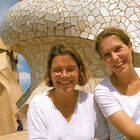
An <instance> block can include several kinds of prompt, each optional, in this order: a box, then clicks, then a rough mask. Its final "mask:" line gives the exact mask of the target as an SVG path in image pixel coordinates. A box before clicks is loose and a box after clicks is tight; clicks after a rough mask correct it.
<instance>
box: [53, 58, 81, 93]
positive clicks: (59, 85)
mask: <svg viewBox="0 0 140 140" xmlns="http://www.w3.org/2000/svg"><path fill="white" fill-rule="evenodd" d="M51 79H52V82H53V85H54V87H55V89H56V90H57V91H59V92H71V91H73V90H74V87H75V85H76V84H77V83H78V79H79V69H78V66H77V64H76V62H75V61H74V59H73V57H72V56H70V55H59V56H55V57H54V58H53V60H52V66H51Z"/></svg>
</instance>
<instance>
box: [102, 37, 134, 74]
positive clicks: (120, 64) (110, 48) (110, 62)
mask: <svg viewBox="0 0 140 140" xmlns="http://www.w3.org/2000/svg"><path fill="white" fill-rule="evenodd" d="M100 53H101V56H102V58H103V61H104V63H105V64H106V66H107V67H108V68H109V69H110V70H111V71H112V72H114V73H116V74H118V75H121V74H126V73H127V72H128V71H129V70H130V68H132V67H133V65H132V54H131V53H132V45H131V43H129V45H128V46H127V45H125V44H124V43H123V42H122V41H121V40H120V39H119V38H118V37H117V36H115V35H111V36H109V37H107V38H105V39H104V40H103V41H102V42H101V43H100Z"/></svg>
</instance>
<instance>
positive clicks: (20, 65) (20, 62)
mask: <svg viewBox="0 0 140 140" xmlns="http://www.w3.org/2000/svg"><path fill="white" fill-rule="evenodd" d="M17 69H18V71H19V72H21V71H26V70H25V59H24V57H23V56H22V55H20V54H18V64H17Z"/></svg>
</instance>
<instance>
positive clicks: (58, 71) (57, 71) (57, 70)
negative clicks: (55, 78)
mask: <svg viewBox="0 0 140 140" xmlns="http://www.w3.org/2000/svg"><path fill="white" fill-rule="evenodd" d="M53 72H56V73H60V72H61V70H60V69H55V70H53Z"/></svg>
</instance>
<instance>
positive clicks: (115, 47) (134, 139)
mask: <svg viewBox="0 0 140 140" xmlns="http://www.w3.org/2000/svg"><path fill="white" fill-rule="evenodd" d="M95 46H96V50H97V52H98V53H99V54H100V56H101V58H102V60H103V62H104V63H105V64H106V66H107V67H108V68H109V69H110V70H111V71H112V74H111V75H110V76H109V77H106V78H105V79H104V80H103V81H102V82H101V83H100V84H99V85H97V87H96V88H95V91H94V94H95V100H96V102H97V103H98V105H99V107H100V108H101V110H102V112H103V114H104V116H105V118H106V119H107V120H108V125H109V129H110V139H111V140H128V139H130V140H140V72H138V71H136V69H135V68H134V67H133V63H132V50H133V49H132V43H131V41H130V38H129V36H128V35H127V33H125V31H124V30H122V29H120V28H113V27H111V28H106V29H104V30H103V31H102V32H101V33H99V34H98V36H97V38H96V40H95Z"/></svg>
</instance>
